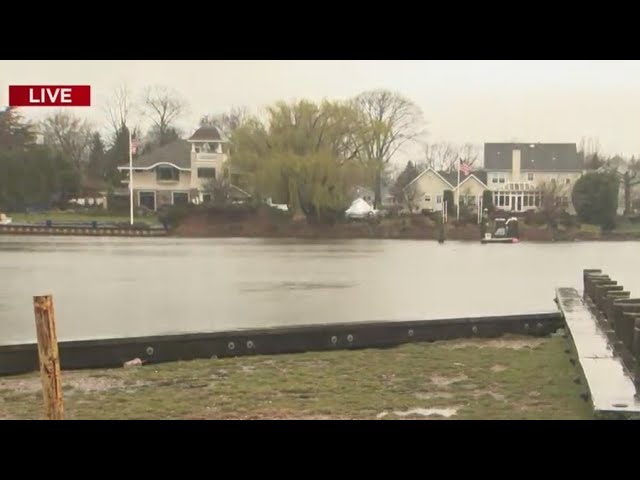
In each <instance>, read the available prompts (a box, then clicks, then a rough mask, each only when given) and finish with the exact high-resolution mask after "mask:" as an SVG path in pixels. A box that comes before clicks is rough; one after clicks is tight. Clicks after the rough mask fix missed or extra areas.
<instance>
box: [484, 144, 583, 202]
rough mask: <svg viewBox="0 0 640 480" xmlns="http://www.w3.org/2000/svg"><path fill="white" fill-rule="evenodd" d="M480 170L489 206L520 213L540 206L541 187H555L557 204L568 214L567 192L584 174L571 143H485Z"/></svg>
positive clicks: (579, 159)
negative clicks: (484, 175) (490, 200)
mask: <svg viewBox="0 0 640 480" xmlns="http://www.w3.org/2000/svg"><path fill="white" fill-rule="evenodd" d="M484 168H485V171H486V172H487V187H488V188H489V189H490V190H492V191H493V192H494V194H493V203H494V205H495V207H496V208H498V209H500V210H508V211H512V212H524V211H527V210H533V209H535V208H537V207H539V206H540V202H541V200H540V198H541V192H542V190H543V186H544V185H545V184H549V183H555V184H556V185H557V186H558V191H557V195H558V201H559V202H560V203H561V205H562V206H563V207H565V208H567V210H568V211H569V212H571V213H574V210H573V206H572V204H571V191H572V190H573V185H574V184H575V182H576V180H578V178H580V176H582V174H583V172H584V160H583V157H582V155H580V154H579V153H578V151H577V147H576V144H575V143H485V144H484Z"/></svg>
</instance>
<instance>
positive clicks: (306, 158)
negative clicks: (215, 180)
mask: <svg viewBox="0 0 640 480" xmlns="http://www.w3.org/2000/svg"><path fill="white" fill-rule="evenodd" d="M359 120H360V116H359V115H358V112H357V111H356V110H355V109H354V108H353V106H352V105H349V104H346V103H342V102H330V101H324V102H322V103H320V104H316V103H312V102H309V101H306V100H303V101H299V102H293V103H286V102H278V103H276V104H275V105H272V106H270V107H268V108H267V110H266V118H265V119H263V120H261V119H258V118H257V117H252V118H249V119H248V120H247V121H246V122H245V123H244V124H243V125H242V126H240V127H238V128H236V129H235V130H234V132H233V134H232V137H231V144H232V147H233V153H232V155H231V162H232V163H233V164H234V165H235V166H237V167H239V168H240V169H242V170H244V171H246V172H250V173H251V174H253V175H254V180H255V190H256V195H257V196H258V197H267V196H269V197H272V198H273V200H274V201H277V202H283V203H286V204H287V205H288V206H289V209H290V210H291V211H292V212H293V214H294V218H296V219H301V218H304V217H309V216H314V217H315V218H317V219H321V218H323V215H325V214H327V213H331V212H336V211H339V210H342V209H343V208H345V207H346V206H348V203H349V200H350V198H349V190H350V188H351V187H352V186H354V185H356V184H358V183H361V182H362V181H364V180H365V179H366V176H367V175H368V172H367V167H366V165H363V164H362V163H361V162H359V161H358V160H357V159H358V158H359V154H360V148H361V144H360V143H359V142H360V139H361V138H362V137H363V134H362V128H363V125H362V124H361V123H360V122H359Z"/></svg>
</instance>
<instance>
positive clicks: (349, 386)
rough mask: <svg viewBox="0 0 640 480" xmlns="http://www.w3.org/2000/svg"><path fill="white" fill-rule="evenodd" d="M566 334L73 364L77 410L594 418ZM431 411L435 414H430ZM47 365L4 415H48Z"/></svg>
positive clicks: (156, 414) (75, 413)
mask: <svg viewBox="0 0 640 480" xmlns="http://www.w3.org/2000/svg"><path fill="white" fill-rule="evenodd" d="M566 348H567V344H566V340H564V339H562V338H561V337H552V338H545V339H533V338H509V337H506V338H503V339H496V340H472V341H471V340H464V341H462V340H460V341H451V342H436V343H415V344H409V345H404V346H401V347H398V348H394V349H389V350H355V351H337V352H319V353H317V352H316V353H305V354H295V355H278V356H254V357H238V358H229V359H213V360H198V361H190V362H176V363H167V364H159V365H146V366H142V367H134V368H130V369H113V370H91V371H74V372H63V385H64V401H65V414H66V418H69V419H283V418H284V419H376V418H384V419H397V418H443V417H446V416H448V415H450V418H452V419H456V418H459V419H589V418H591V417H592V413H591V408H590V405H589V404H588V403H587V402H585V401H583V400H582V399H581V398H580V393H582V388H583V387H581V386H580V385H576V384H575V383H574V382H573V378H574V377H575V376H576V371H575V369H574V368H573V367H572V365H571V363H570V362H569V361H568V357H567V354H566V353H565V352H564V350H565V349H566ZM430 409H431V411H430ZM42 411H43V407H42V394H41V385H40V379H39V377H38V375H37V374H35V373H34V374H29V375H23V376H19V377H5V378H0V418H19V419H20V418H22V419H35V418H41V417H42Z"/></svg>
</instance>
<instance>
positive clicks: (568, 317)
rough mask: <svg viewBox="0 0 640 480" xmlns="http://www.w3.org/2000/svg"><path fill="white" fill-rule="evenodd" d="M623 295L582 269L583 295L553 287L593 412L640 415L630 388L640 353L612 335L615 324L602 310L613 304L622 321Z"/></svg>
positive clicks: (637, 400)
mask: <svg viewBox="0 0 640 480" xmlns="http://www.w3.org/2000/svg"><path fill="white" fill-rule="evenodd" d="M596 276H597V278H596ZM626 297H628V292H624V291H623V290H622V287H621V286H618V285H617V283H616V282H612V281H611V279H610V278H609V277H608V276H604V275H601V274H600V271H598V270H589V271H585V292H584V296H581V295H580V294H579V292H578V291H577V290H576V289H575V288H558V289H556V301H557V303H558V307H559V309H560V312H561V313H562V316H563V317H564V321H565V324H566V327H567V329H568V335H569V337H570V339H571V341H572V342H573V345H574V349H575V354H576V355H577V361H578V362H579V365H580V367H581V369H582V373H583V376H584V379H585V380H586V383H587V387H588V389H589V397H590V400H591V403H592V405H593V409H594V411H595V412H596V413H605V414H606V413H617V414H634V415H635V414H638V413H640V398H639V397H638V395H637V389H636V385H637V383H638V369H637V355H638V353H640V352H635V348H634V346H633V341H629V339H628V335H627V336H625V337H624V338H621V337H619V336H618V335H616V333H615V328H614V323H615V321H614V318H613V316H612V313H611V309H609V308H607V306H608V305H616V306H617V308H619V309H620V311H619V315H618V317H620V318H622V317H626V316H627V315H626V314H625V313H624V312H623V311H622V310H621V309H622V308H623V307H624V304H625V302H626V301H627V298H626ZM594 300H595V301H596V302H595V303H594ZM605 310H608V311H609V313H608V314H607V313H606V312H605ZM631 335H632V336H633V331H632V332H631Z"/></svg>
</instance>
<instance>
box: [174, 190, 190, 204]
mask: <svg viewBox="0 0 640 480" xmlns="http://www.w3.org/2000/svg"><path fill="white" fill-rule="evenodd" d="M187 203H189V194H188V193H186V192H173V204H174V205H186V204H187Z"/></svg>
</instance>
